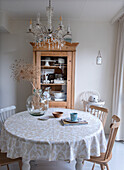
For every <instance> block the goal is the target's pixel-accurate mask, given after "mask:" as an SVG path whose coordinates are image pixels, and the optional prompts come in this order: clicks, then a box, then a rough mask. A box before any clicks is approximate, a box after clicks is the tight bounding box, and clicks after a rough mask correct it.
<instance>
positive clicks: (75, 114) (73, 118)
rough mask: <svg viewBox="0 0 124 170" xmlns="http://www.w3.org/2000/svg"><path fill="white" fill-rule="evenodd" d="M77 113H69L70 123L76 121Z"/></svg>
mask: <svg viewBox="0 0 124 170" xmlns="http://www.w3.org/2000/svg"><path fill="white" fill-rule="evenodd" d="M77 115H78V114H77V113H70V117H71V121H76V120H77Z"/></svg>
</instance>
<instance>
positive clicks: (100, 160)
mask: <svg viewBox="0 0 124 170" xmlns="http://www.w3.org/2000/svg"><path fill="white" fill-rule="evenodd" d="M119 125H120V118H119V117H118V116H116V115H113V116H112V123H111V125H110V134H109V139H108V144H107V149H106V152H105V153H101V155H100V156H99V157H95V156H91V157H90V159H88V160H85V161H89V162H93V163H97V164H99V165H100V167H101V170H104V167H105V166H106V168H107V170H109V167H108V162H109V161H110V160H111V158H112V148H113V145H114V141H115V138H116V134H117V131H118V128H119ZM83 163H84V162H83ZM94 167H95V164H94V165H93V167H92V170H94Z"/></svg>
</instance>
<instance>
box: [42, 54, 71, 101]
mask: <svg viewBox="0 0 124 170" xmlns="http://www.w3.org/2000/svg"><path fill="white" fill-rule="evenodd" d="M67 62H68V57H67V56H46V55H45V56H41V79H40V84H41V89H42V90H43V91H44V92H45V91H46V90H48V88H49V89H50V99H51V101H56V102H63V101H67Z"/></svg>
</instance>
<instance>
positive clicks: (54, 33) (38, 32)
mask: <svg viewBox="0 0 124 170" xmlns="http://www.w3.org/2000/svg"><path fill="white" fill-rule="evenodd" d="M46 11H47V27H46V26H43V25H42V24H41V21H40V14H39V13H38V15H37V20H36V21H34V22H32V20H30V25H29V31H28V33H32V34H33V38H34V42H35V46H38V47H41V46H45V47H46V45H47V46H48V48H49V49H50V48H52V49H54V48H58V49H61V47H63V46H64V44H65V41H64V40H65V39H66V38H67V39H68V40H69V41H70V40H71V38H70V39H69V38H68V37H71V30H70V26H68V27H67V32H66V31H65V29H64V25H63V23H62V17H60V23H59V25H58V27H57V29H56V30H54V29H53V27H52V16H53V8H52V6H51V0H49V6H48V7H47V8H46ZM68 40H67V41H68Z"/></svg>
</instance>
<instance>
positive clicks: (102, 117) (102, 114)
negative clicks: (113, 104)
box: [90, 105, 108, 127]
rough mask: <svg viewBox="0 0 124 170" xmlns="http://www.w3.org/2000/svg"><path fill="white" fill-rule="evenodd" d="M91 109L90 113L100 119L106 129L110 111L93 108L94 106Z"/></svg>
mask: <svg viewBox="0 0 124 170" xmlns="http://www.w3.org/2000/svg"><path fill="white" fill-rule="evenodd" d="M90 109H91V111H90V113H91V114H92V115H94V116H96V117H98V118H99V119H100V120H101V122H102V124H103V127H104V126H105V123H106V119H107V115H108V109H106V108H103V107H98V106H93V105H91V106H90Z"/></svg>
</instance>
